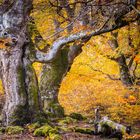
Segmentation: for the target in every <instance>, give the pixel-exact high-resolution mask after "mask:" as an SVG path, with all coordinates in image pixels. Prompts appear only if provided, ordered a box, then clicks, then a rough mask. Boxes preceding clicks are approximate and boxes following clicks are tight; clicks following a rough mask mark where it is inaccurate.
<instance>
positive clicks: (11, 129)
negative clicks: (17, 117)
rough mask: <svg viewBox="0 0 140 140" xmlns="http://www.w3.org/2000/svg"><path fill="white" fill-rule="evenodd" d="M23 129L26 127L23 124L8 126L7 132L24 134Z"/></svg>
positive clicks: (9, 133)
mask: <svg viewBox="0 0 140 140" xmlns="http://www.w3.org/2000/svg"><path fill="white" fill-rule="evenodd" d="M23 131H24V128H22V127H21V126H7V127H6V129H5V132H6V134H8V135H14V134H22V133H23Z"/></svg>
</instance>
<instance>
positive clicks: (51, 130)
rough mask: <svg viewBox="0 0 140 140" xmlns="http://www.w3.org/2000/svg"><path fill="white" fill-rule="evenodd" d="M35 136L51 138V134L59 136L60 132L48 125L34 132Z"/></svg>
mask: <svg viewBox="0 0 140 140" xmlns="http://www.w3.org/2000/svg"><path fill="white" fill-rule="evenodd" d="M33 134H34V136H49V135H50V134H58V130H57V129H55V128H52V127H51V126H50V125H48V124H46V125H44V126H42V127H40V128H37V129H36V130H35V131H34V133H33Z"/></svg>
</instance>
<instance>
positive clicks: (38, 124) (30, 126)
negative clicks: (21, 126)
mask: <svg viewBox="0 0 140 140" xmlns="http://www.w3.org/2000/svg"><path fill="white" fill-rule="evenodd" d="M40 126H41V125H40V123H39V122H36V123H32V124H29V125H27V129H28V131H29V132H34V131H35V129H37V128H39V127H40Z"/></svg>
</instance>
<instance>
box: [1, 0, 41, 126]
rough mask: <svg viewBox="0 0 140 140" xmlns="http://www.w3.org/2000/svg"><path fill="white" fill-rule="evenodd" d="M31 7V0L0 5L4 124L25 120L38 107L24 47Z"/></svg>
mask: <svg viewBox="0 0 140 140" xmlns="http://www.w3.org/2000/svg"><path fill="white" fill-rule="evenodd" d="M31 8H32V0H15V1H14V2H13V1H10V0H6V1H5V3H4V4H3V5H2V6H1V9H0V10H1V11H0V14H1V18H0V26H1V31H0V43H1V50H0V60H1V73H2V81H3V86H4V91H5V96H6V102H5V106H4V109H3V123H4V125H10V124H13V123H16V124H21V125H22V124H24V123H27V122H28V121H31V119H33V118H32V117H33V115H34V113H35V112H38V110H39V100H38V88H37V86H36V85H37V82H36V78H35V74H34V71H33V69H32V65H31V63H30V61H29V57H28V55H27V54H26V51H25V50H26V49H25V48H28V49H29V47H30V46H29V45H27V43H28V44H29V39H28V36H27V28H26V26H27V21H28V16H29V13H30V10H31ZM31 110H35V111H33V112H32V113H31Z"/></svg>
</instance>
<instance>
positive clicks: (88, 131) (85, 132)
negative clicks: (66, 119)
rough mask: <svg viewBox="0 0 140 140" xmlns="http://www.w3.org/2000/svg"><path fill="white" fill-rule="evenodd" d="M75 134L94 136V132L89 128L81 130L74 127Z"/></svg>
mask: <svg viewBox="0 0 140 140" xmlns="http://www.w3.org/2000/svg"><path fill="white" fill-rule="evenodd" d="M75 132H79V133H83V134H90V135H93V134H94V130H93V129H91V128H81V127H75Z"/></svg>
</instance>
